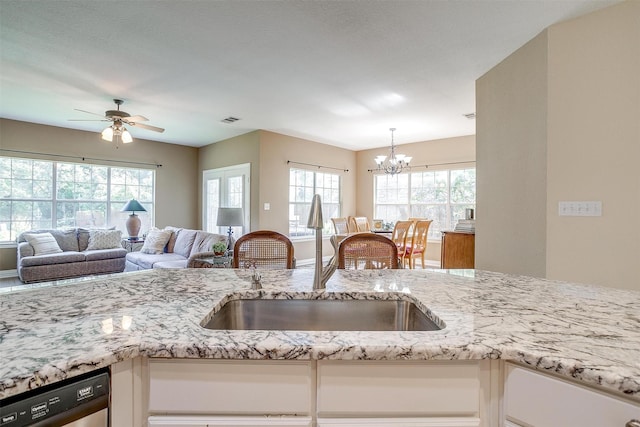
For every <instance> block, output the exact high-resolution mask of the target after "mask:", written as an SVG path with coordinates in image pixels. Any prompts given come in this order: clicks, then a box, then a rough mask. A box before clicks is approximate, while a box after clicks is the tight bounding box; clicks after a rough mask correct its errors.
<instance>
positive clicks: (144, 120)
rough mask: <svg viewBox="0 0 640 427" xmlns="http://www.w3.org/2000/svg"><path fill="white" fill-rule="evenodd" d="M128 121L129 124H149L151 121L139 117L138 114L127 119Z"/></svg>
mask: <svg viewBox="0 0 640 427" xmlns="http://www.w3.org/2000/svg"><path fill="white" fill-rule="evenodd" d="M127 121H128V122H148V121H149V119H147V118H146V117H145V116H138V115H137V114H136V115H135V116H129V117H127Z"/></svg>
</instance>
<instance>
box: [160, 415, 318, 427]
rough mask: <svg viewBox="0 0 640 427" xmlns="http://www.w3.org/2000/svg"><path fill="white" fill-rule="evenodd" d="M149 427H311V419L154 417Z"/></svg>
mask: <svg viewBox="0 0 640 427" xmlns="http://www.w3.org/2000/svg"><path fill="white" fill-rule="evenodd" d="M148 425H149V427H229V426H234V427H235V426H237V427H243V426H244V427H257V426H268V427H311V417H274V416H271V417H211V416H209V417H207V416H188V415H185V416H182V417H179V416H168V417H165V416H154V417H149V424H148Z"/></svg>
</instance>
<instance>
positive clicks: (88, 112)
mask: <svg viewBox="0 0 640 427" xmlns="http://www.w3.org/2000/svg"><path fill="white" fill-rule="evenodd" d="M74 110H76V111H82V112H83V113H87V114H93V115H94V116H100V117H104V114H98V113H92V112H91V111H87V110H79V109H77V108H74Z"/></svg>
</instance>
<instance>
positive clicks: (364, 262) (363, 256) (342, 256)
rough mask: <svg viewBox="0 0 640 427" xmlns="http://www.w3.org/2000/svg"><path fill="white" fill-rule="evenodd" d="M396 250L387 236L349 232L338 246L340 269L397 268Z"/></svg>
mask: <svg viewBox="0 0 640 427" xmlns="http://www.w3.org/2000/svg"><path fill="white" fill-rule="evenodd" d="M398 266H399V264H398V250H397V248H396V245H395V244H394V243H393V242H392V241H391V240H389V238H387V237H384V236H380V235H377V234H374V233H358V234H351V235H349V236H347V237H345V238H344V240H342V241H341V242H340V246H339V247H338V268H340V269H356V270H357V269H359V268H363V269H382V268H398Z"/></svg>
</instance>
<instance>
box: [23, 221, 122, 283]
mask: <svg viewBox="0 0 640 427" xmlns="http://www.w3.org/2000/svg"><path fill="white" fill-rule="evenodd" d="M121 236H122V233H121V232H120V231H117V230H105V229H96V230H90V229H85V228H70V229H41V230H33V231H26V232H23V233H21V234H20V235H19V236H18V239H17V245H18V249H17V270H18V277H19V278H20V280H21V281H22V282H24V283H31V282H40V281H49V280H57V279H67V278H72V277H79V276H85V275H91V274H109V273H119V272H122V271H123V270H124V267H125V256H126V255H127V251H126V250H125V249H124V248H123V247H122V244H121Z"/></svg>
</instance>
